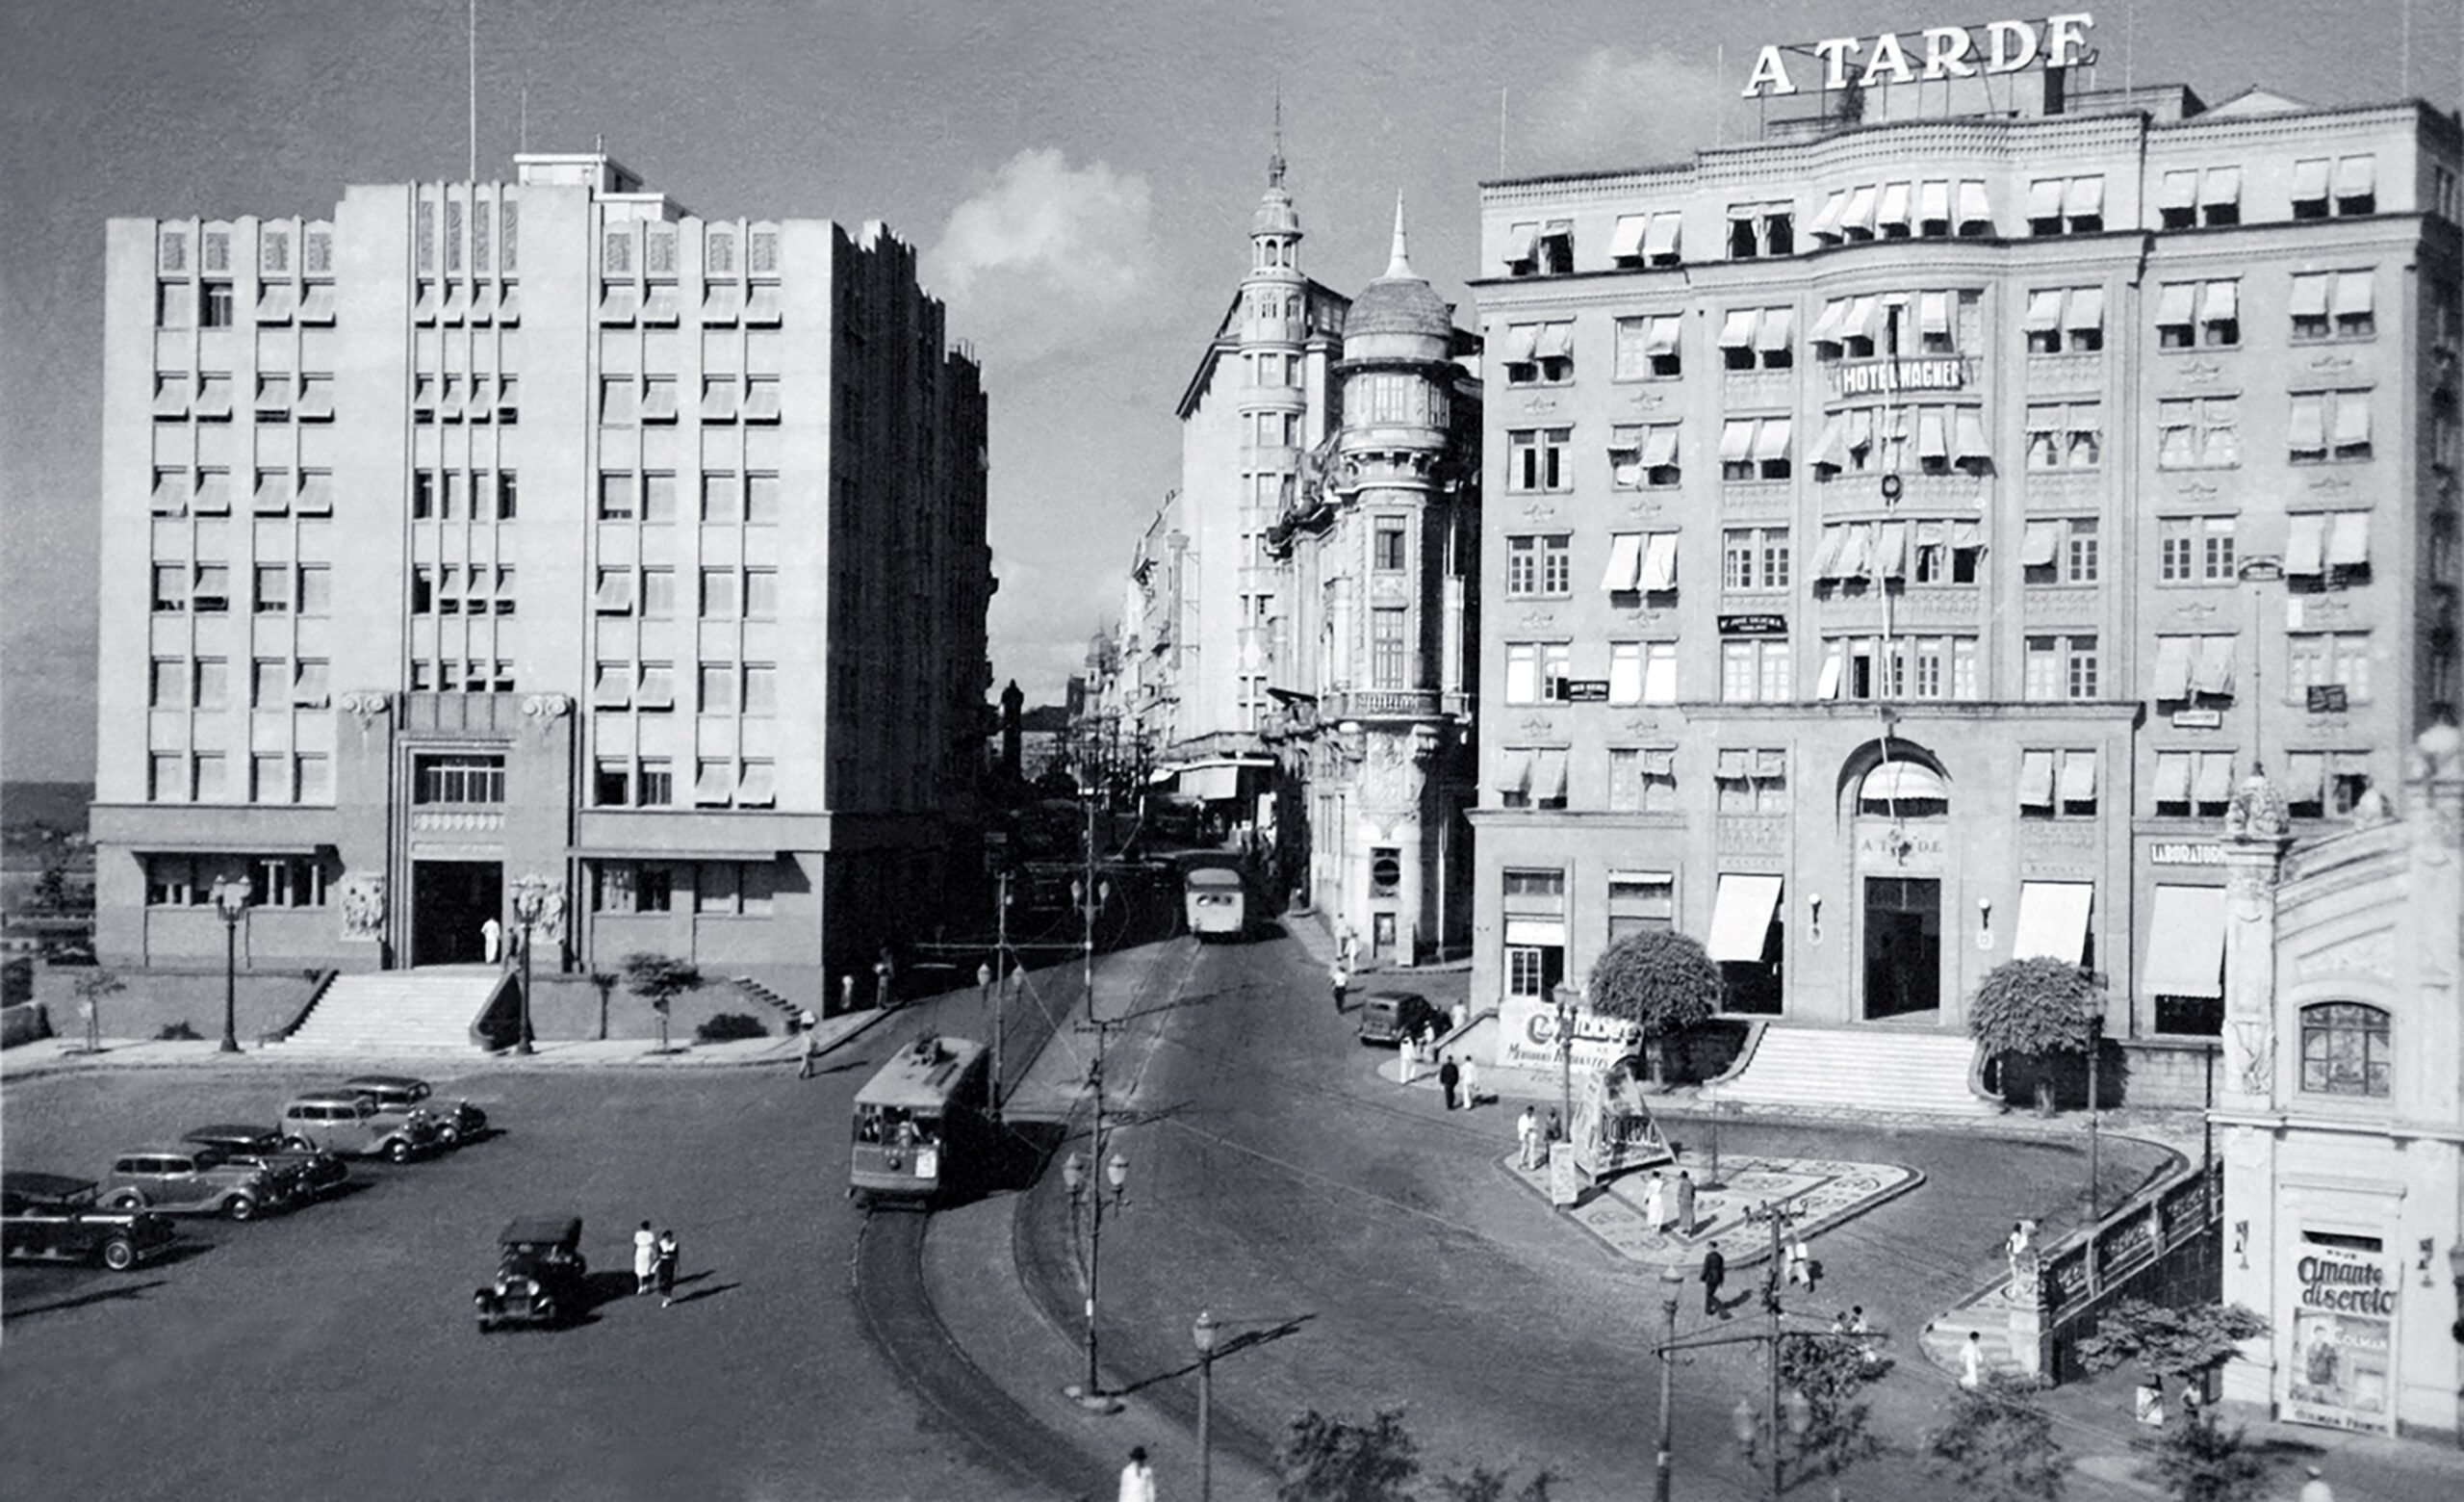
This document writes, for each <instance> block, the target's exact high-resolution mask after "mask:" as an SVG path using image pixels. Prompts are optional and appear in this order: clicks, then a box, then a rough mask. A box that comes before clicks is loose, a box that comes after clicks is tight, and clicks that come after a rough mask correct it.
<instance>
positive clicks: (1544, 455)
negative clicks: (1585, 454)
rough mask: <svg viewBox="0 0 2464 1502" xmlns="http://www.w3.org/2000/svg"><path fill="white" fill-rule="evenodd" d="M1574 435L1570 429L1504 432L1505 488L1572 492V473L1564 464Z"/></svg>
mask: <svg viewBox="0 0 2464 1502" xmlns="http://www.w3.org/2000/svg"><path fill="white" fill-rule="evenodd" d="M1574 436H1575V434H1574V429H1573V428H1571V427H1540V428H1531V427H1526V428H1519V429H1516V430H1515V431H1512V432H1509V433H1507V434H1506V489H1508V490H1511V491H1539V490H1571V489H1573V488H1574V474H1573V471H1572V470H1571V468H1570V467H1569V466H1568V465H1567V463H1566V450H1567V448H1568V446H1569V445H1571V444H1572V443H1573V442H1574Z"/></svg>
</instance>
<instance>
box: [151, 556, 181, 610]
mask: <svg viewBox="0 0 2464 1502" xmlns="http://www.w3.org/2000/svg"><path fill="white" fill-rule="evenodd" d="M153 596H154V610H155V612H156V613H157V614H173V613H176V612H178V611H181V610H185V609H188V608H189V566H188V565H187V564H186V563H157V564H155V565H154V588H153Z"/></svg>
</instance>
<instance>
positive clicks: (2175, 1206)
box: [2011, 1163, 2224, 1377]
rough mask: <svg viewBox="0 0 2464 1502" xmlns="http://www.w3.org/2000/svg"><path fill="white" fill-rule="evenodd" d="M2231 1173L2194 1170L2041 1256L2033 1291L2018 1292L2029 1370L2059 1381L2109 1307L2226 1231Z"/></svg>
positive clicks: (2020, 1350)
mask: <svg viewBox="0 0 2464 1502" xmlns="http://www.w3.org/2000/svg"><path fill="white" fill-rule="evenodd" d="M2223 1216H2224V1166H2223V1164H2221V1163H2211V1164H2209V1165H2208V1166H2207V1167H2206V1168H2205V1169H2204V1170H2202V1169H2201V1168H2199V1167H2198V1166H2197V1165H2195V1164H2194V1165H2191V1166H2189V1167H2187V1168H2185V1169H2184V1170H2183V1171H2182V1172H2180V1173H2179V1174H2176V1175H2174V1176H2173V1177H2172V1178H2169V1179H2166V1180H2165V1181H2163V1182H2161V1183H2159V1184H2157V1185H2155V1186H2154V1187H2153V1188H2151V1189H2149V1190H2147V1191H2145V1192H2144V1193H2142V1194H2139V1195H2134V1196H2133V1197H2131V1199H2130V1200H2128V1201H2126V1202H2125V1203H2124V1204H2122V1205H2121V1207H2120V1208H2118V1209H2117V1210H2115V1211H2113V1212H2112V1213H2111V1214H2108V1215H2106V1216H2105V1217H2104V1218H2103V1219H2101V1220H2099V1221H2097V1222H2096V1224H2095V1225H2094V1226H2092V1227H2085V1228H2082V1229H2080V1230H2074V1231H2072V1232H2071V1233H2070V1234H2069V1235H2068V1236H2066V1237H2065V1238H2064V1239H2063V1241H2062V1242H2061V1244H2060V1245H2058V1246H2056V1247H2054V1248H2052V1249H2051V1250H2049V1251H2047V1252H2045V1253H2044V1254H2042V1256H2041V1257H2040V1259H2039V1261H2038V1263H2037V1268H2038V1276H2037V1280H2036V1286H2035V1288H2034V1290H2033V1293H2034V1297H2033V1298H2030V1297H2029V1296H2028V1295H2029V1292H2030V1290H2029V1289H2028V1288H2027V1286H2026V1283H2025V1282H2024V1271H2023V1272H2022V1281H2021V1282H2017V1283H2015V1285H2014V1287H2013V1290H2012V1292H2013V1294H2014V1297H2013V1299H2012V1302H2011V1345H2012V1350H2013V1353H2014V1355H2015V1356H2017V1357H2018V1358H2019V1360H2020V1361H2021V1363H2022V1364H2023V1365H2024V1364H2025V1363H2026V1362H2027V1361H2028V1360H2029V1357H2030V1355H2031V1354H2033V1356H2034V1358H2035V1360H2036V1363H2037V1364H2036V1366H2035V1368H2034V1369H2035V1370H2036V1371H2038V1372H2040V1373H2042V1374H2043V1375H2045V1376H2048V1377H2050V1376H2053V1375H2054V1374H2055V1372H2056V1370H2057V1365H2058V1352H2059V1349H2060V1348H2061V1347H2062V1346H2064V1345H2066V1344H2067V1342H2068V1341H2069V1339H2070V1338H2072V1337H2073V1336H2075V1335H2076V1334H2079V1333H2080V1332H2079V1330H2078V1328H2077V1327H2079V1326H2080V1325H2081V1324H2082V1323H2083V1322H2086V1321H2088V1320H2090V1319H2091V1318H2092V1316H2093V1315H2094V1314H2095V1312H2096V1310H2097V1309H2098V1308H2102V1307H2103V1306H2104V1305H2105V1304H2106V1303H2108V1302H2109V1301H2111V1300H2112V1299H2114V1298H2117V1297H2118V1296H2120V1295H2121V1294H2122V1293H2123V1292H2124V1291H2125V1290H2127V1289H2128V1288H2129V1287H2130V1285H2131V1284H2132V1283H2134V1282H2137V1281H2139V1279H2140V1278H2141V1277H2142V1276H2143V1275H2144V1274H2146V1273H2148V1272H2150V1271H2153V1270H2154V1269H2155V1268H2157V1267H2158V1266H2160V1265H2161V1264H2162V1263H2163V1262H2164V1261H2165V1259H2166V1258H2168V1257H2169V1256H2172V1255H2173V1254H2174V1253H2175V1252H2178V1251H2180V1250H2181V1249H2182V1248H2184V1247H2186V1246H2188V1245H2189V1244H2190V1243H2192V1242H2193V1241H2194V1240H2196V1239H2197V1238H2198V1237H2200V1236H2202V1235H2204V1234H2206V1233H2207V1232H2208V1231H2210V1230H2212V1229H2214V1228H2215V1227H2217V1226H2219V1225H2220V1224H2221V1222H2222V1220H2223Z"/></svg>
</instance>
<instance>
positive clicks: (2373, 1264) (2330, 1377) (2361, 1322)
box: [2281, 1240, 2402, 1434]
mask: <svg viewBox="0 0 2464 1502" xmlns="http://www.w3.org/2000/svg"><path fill="white" fill-rule="evenodd" d="M2297 1250H2298V1252H2299V1254H2300V1255H2299V1256H2297V1257H2295V1258H2294V1260H2293V1268H2292V1274H2293V1287H2292V1290H2291V1291H2292V1295H2293V1297H2292V1300H2291V1302H2292V1306H2293V1344H2292V1347H2291V1351H2290V1356H2289V1357H2288V1359H2287V1360H2286V1363H2285V1366H2286V1370H2285V1389H2284V1411H2283V1413H2282V1415H2281V1416H2282V1417H2284V1418H2285V1419H2287V1420H2289V1421H2291V1422H2293V1423H2297V1424H2319V1425H2323V1426H2324V1427H2326V1428H2329V1429H2353V1430H2362V1431H2366V1432H2370V1433H2375V1434H2391V1433H2393V1432H2394V1431H2395V1428H2396V1392H2395V1384H2396V1375H2395V1373H2396V1361H2395V1334H2396V1307H2397V1300H2398V1298H2399V1297H2400V1288H2401V1286H2402V1281H2401V1279H2400V1277H2399V1276H2391V1275H2390V1274H2389V1272H2388V1268H2387V1263H2386V1261H2385V1259H2384V1258H2383V1257H2381V1256H2379V1255H2378V1254H2376V1253H2373V1252H2363V1251H2357V1250H2350V1249H2348V1248H2344V1247H2331V1246H2322V1245H2319V1244H2318V1243H2316V1242H2311V1241H2307V1240H2305V1241H2303V1242H2301V1243H2299V1244H2298V1246H2297Z"/></svg>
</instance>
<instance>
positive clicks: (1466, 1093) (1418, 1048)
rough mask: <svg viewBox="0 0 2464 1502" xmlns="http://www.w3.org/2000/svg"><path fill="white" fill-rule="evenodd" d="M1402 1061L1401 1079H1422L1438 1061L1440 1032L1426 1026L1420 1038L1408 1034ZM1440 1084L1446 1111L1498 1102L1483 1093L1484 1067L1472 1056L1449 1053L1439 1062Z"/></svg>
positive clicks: (1409, 1080)
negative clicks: (1426, 1067)
mask: <svg viewBox="0 0 2464 1502" xmlns="http://www.w3.org/2000/svg"><path fill="white" fill-rule="evenodd" d="M1400 1058H1401V1064H1400V1065H1399V1069H1400V1075H1401V1079H1402V1082H1403V1083H1404V1084H1405V1085H1409V1084H1411V1083H1412V1081H1414V1080H1416V1079H1418V1078H1420V1077H1421V1070H1422V1068H1423V1067H1424V1065H1426V1064H1427V1063H1428V1061H1429V1060H1430V1059H1432V1058H1438V1052H1437V1033H1436V1030H1435V1029H1433V1028H1425V1027H1424V1028H1423V1029H1422V1030H1421V1035H1420V1036H1419V1037H1417V1038H1415V1037H1413V1036H1412V1035H1410V1034H1409V1033H1406V1034H1404V1035H1403V1043H1402V1049H1401V1053H1400ZM1437 1085H1438V1088H1439V1089H1440V1090H1443V1091H1444V1092H1445V1093H1446V1108H1447V1109H1448V1110H1450V1111H1468V1110H1470V1109H1471V1108H1472V1107H1474V1106H1476V1105H1477V1104H1479V1103H1480V1101H1482V1100H1484V1099H1485V1100H1491V1101H1494V1100H1496V1099H1497V1097H1495V1096H1493V1095H1489V1094H1487V1093H1486V1092H1484V1091H1483V1090H1481V1088H1480V1066H1479V1064H1478V1062H1477V1061H1476V1060H1475V1059H1474V1058H1473V1057H1472V1055H1471V1054H1469V1053H1449V1054H1447V1055H1445V1056H1444V1057H1443V1058H1442V1059H1439V1061H1438V1066H1437Z"/></svg>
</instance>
